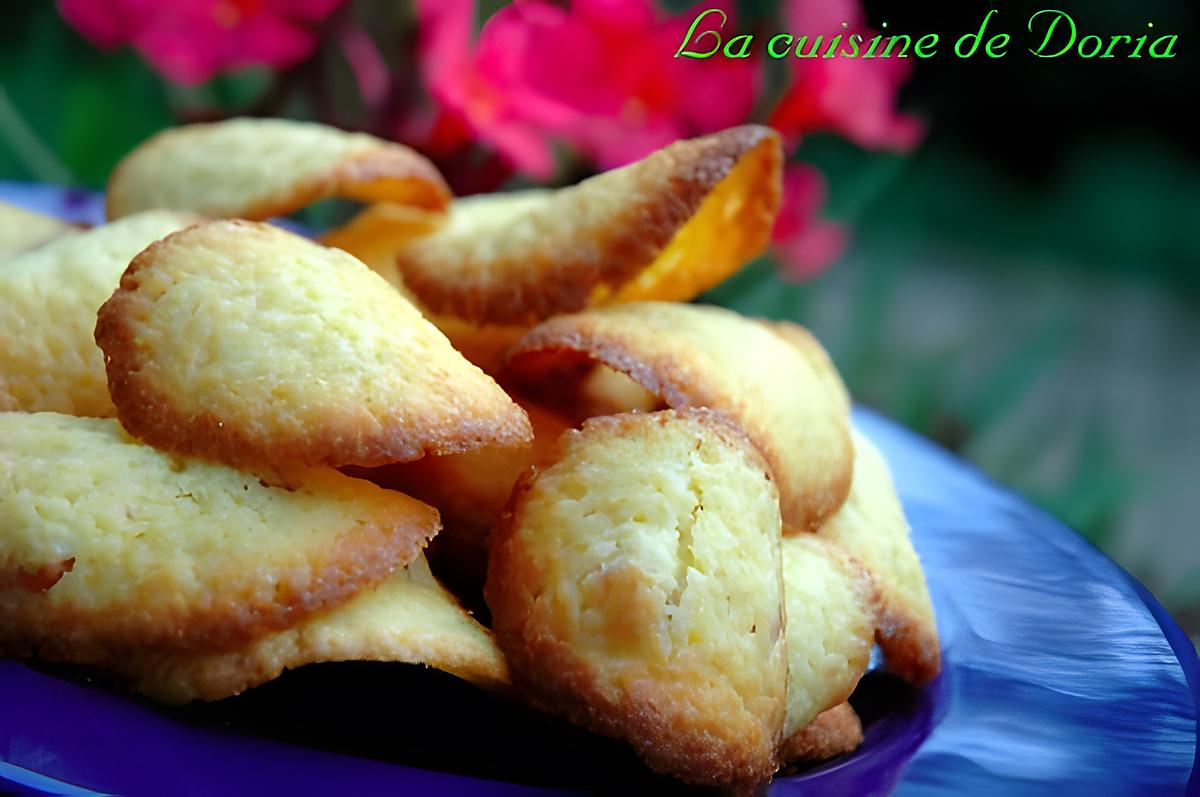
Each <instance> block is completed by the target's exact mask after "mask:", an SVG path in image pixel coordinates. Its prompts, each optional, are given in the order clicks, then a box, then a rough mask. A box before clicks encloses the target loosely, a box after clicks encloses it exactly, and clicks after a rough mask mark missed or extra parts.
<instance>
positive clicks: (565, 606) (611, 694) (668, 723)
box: [486, 410, 787, 790]
mask: <svg viewBox="0 0 1200 797" xmlns="http://www.w3.org/2000/svg"><path fill="white" fill-rule="evenodd" d="M779 534H780V519H779V504H778V494H777V492H776V490H775V487H774V485H773V484H772V482H771V479H770V477H769V476H768V474H767V468H766V465H765V463H764V462H763V461H762V458H761V456H760V455H759V454H758V452H757V450H756V449H755V448H754V446H753V445H752V444H751V443H750V442H749V441H748V440H746V438H745V437H744V435H742V434H741V432H740V431H739V430H738V429H737V428H736V427H735V426H733V425H732V424H729V423H728V422H727V421H725V420H724V419H722V418H721V417H720V416H718V415H716V414H714V413H712V412H710V411H707V410H683V411H679V412H676V411H674V410H667V411H664V412H657V413H639V414H627V415H614V416H608V417H604V418H594V419H592V420H590V421H588V422H587V423H586V424H585V425H584V426H583V428H582V430H580V431H575V430H571V431H568V432H566V434H565V435H564V436H563V438H562V440H561V441H560V443H559V455H558V456H557V457H556V458H555V460H554V461H553V464H550V465H548V466H547V467H545V468H543V469H541V470H539V471H538V472H537V473H536V475H532V476H530V477H528V478H526V479H524V480H523V481H522V482H521V483H519V484H518V485H517V488H516V490H515V491H514V494H513V506H512V509H511V513H510V514H509V515H508V516H506V518H505V521H504V522H502V523H501V524H500V526H498V527H497V529H496V531H495V532H493V539H492V545H491V551H490V553H491V558H490V560H489V570H488V581H487V588H486V597H487V602H488V606H489V607H490V608H491V610H492V617H493V628H494V630H495V633H496V638H497V641H498V643H499V644H500V647H501V649H502V650H503V651H504V653H505V656H506V657H507V659H508V662H509V666H510V668H511V670H512V678H513V680H514V683H515V685H516V686H517V688H518V689H520V690H521V692H522V693H523V694H524V695H526V696H527V697H528V698H530V699H531V700H532V701H533V702H534V703H535V704H536V705H538V706H540V707H542V708H543V709H545V710H547V711H551V712H553V713H557V714H561V715H564V716H565V717H567V718H568V719H570V720H571V721H573V722H575V723H577V724H580V725H582V726H584V727H586V728H590V729H591V730H593V731H595V732H597V733H601V734H604V735H607V736H612V737H616V738H618V739H622V740H624V741H625V742H627V743H628V744H630V745H631V746H632V747H633V748H634V750H635V751H636V752H637V753H638V754H639V755H640V756H641V757H642V759H643V760H644V761H645V762H646V763H647V764H648V765H649V766H650V767H651V768H653V769H655V770H657V771H660V772H664V773H668V774H671V775H673V776H675V777H677V778H680V779H682V780H684V781H687V782H689V783H694V784H702V785H709V786H731V787H734V788H737V789H742V790H745V789H749V788H752V787H753V786H754V785H756V784H759V783H761V782H763V781H765V780H766V779H767V778H769V777H770V775H771V773H772V772H773V771H774V769H775V753H776V749H777V745H778V743H779V741H780V734H781V731H782V728H783V722H784V715H785V712H786V687H787V651H786V640H785V638H784V613H783V589H782V580H781V573H780V568H781V554H780V544H779Z"/></svg>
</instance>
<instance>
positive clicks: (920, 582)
mask: <svg viewBox="0 0 1200 797" xmlns="http://www.w3.org/2000/svg"><path fill="white" fill-rule="evenodd" d="M854 448H855V452H856V455H855V459H854V482H853V484H852V486H851V488H850V495H849V497H847V499H846V503H845V504H844V505H843V506H842V508H841V509H840V510H838V512H837V513H836V514H835V515H834V516H833V517H831V518H829V520H827V521H826V522H825V524H824V525H823V526H822V527H821V529H820V531H819V532H818V534H819V536H821V537H824V538H826V539H829V540H833V541H836V542H837V543H839V544H840V545H841V546H842V547H843V548H845V549H846V550H847V551H849V552H850V553H851V554H853V555H854V557H855V558H857V559H858V560H859V561H861V562H862V563H863V565H865V566H866V568H867V569H868V570H870V571H871V573H872V575H873V576H874V578H875V583H876V585H877V587H878V589H879V600H880V619H879V629H878V631H877V632H876V634H877V637H878V641H879V646H880V648H881V649H882V650H883V654H884V658H885V659H886V660H887V665H888V669H890V670H892V671H893V672H895V673H896V674H897V675H899V676H901V677H902V678H904V679H905V680H907V681H910V682H912V683H914V684H923V683H926V682H928V681H930V680H932V679H933V678H934V677H935V676H937V674H938V673H939V672H940V671H941V666H942V665H941V646H940V643H939V641H938V631H937V623H936V622H935V620H934V616H933V603H932V601H930V598H929V589H928V587H927V586H926V585H925V573H924V572H923V571H922V570H921V562H920V560H919V559H918V558H917V552H916V550H914V549H913V545H912V540H911V539H910V536H909V528H908V521H906V520H905V518H904V511H903V509H902V508H901V506H900V499H899V497H897V495H896V488H895V487H894V486H893V485H892V476H891V473H890V472H889V471H888V466H887V462H886V461H885V460H884V458H883V455H882V454H880V453H879V450H878V449H876V448H875V446H874V445H872V443H871V441H870V440H868V439H867V438H866V437H865V436H864V435H863V434H861V433H860V432H858V431H857V430H855V432H854Z"/></svg>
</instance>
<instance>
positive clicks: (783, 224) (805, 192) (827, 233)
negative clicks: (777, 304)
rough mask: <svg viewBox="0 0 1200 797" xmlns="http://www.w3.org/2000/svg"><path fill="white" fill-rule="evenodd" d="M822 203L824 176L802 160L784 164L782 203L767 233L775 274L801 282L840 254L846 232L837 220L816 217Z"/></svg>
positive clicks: (844, 245)
mask: <svg viewBox="0 0 1200 797" xmlns="http://www.w3.org/2000/svg"><path fill="white" fill-rule="evenodd" d="M824 204H825V178H824V177H822V176H821V173H820V172H819V171H817V170H816V168H814V167H812V166H810V165H808V164H805V163H791V164H788V165H787V167H786V170H785V171H784V175H783V205H782V206H781V207H780V209H779V215H778V216H777V217H776V219H775V229H774V230H773V231H772V233H771V241H772V252H773V254H774V255H775V258H776V260H778V261H779V275H780V276H781V277H783V278H784V279H786V280H789V281H793V282H803V281H804V280H809V279H812V278H813V277H816V276H817V275H819V274H820V273H821V272H822V271H824V270H825V269H826V268H828V267H829V265H830V264H832V263H833V261H834V260H836V259H837V258H838V256H839V255H841V253H842V251H843V250H845V248H846V242H847V240H848V237H849V236H848V235H847V232H846V229H845V228H844V227H842V226H841V225H840V224H835V223H833V222H829V221H824V220H822V219H820V218H819V215H818V214H819V213H820V210H821V206H822V205H824Z"/></svg>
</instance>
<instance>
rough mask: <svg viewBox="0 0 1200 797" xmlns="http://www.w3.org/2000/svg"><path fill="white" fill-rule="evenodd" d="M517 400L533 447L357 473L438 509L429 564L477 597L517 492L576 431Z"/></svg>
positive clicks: (483, 450) (425, 459)
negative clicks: (495, 532) (492, 541)
mask: <svg viewBox="0 0 1200 797" xmlns="http://www.w3.org/2000/svg"><path fill="white" fill-rule="evenodd" d="M514 398H515V399H517V401H518V403H520V405H521V407H522V408H523V409H524V410H525V411H526V413H527V414H528V415H529V420H530V423H531V424H532V425H533V443H532V445H527V446H508V447H500V446H489V447H488V448H481V449H478V450H476V451H468V452H466V453H465V454H447V455H445V456H435V457H423V458H422V459H419V460H416V461H415V462H403V463H399V464H396V465H387V466H384V467H382V468H371V469H366V470H362V471H356V472H355V475H360V476H362V477H363V478H367V479H370V480H371V481H373V482H375V483H376V484H379V485H381V486H383V487H388V488H391V489H395V490H399V491H400V492H402V493H405V494H406V495H411V496H413V497H414V498H417V499H418V500H421V501H424V502H425V503H427V504H429V505H430V506H433V507H436V508H437V510H438V512H439V513H441V516H442V531H441V533H439V534H438V536H437V539H435V540H434V541H433V544H432V547H431V548H430V560H431V561H432V562H433V564H434V567H436V568H439V572H447V570H448V571H449V572H450V573H451V574H452V576H453V578H452V579H450V584H451V586H452V587H456V588H457V587H462V588H464V589H470V590H471V592H472V593H473V594H474V593H478V591H479V590H480V589H481V588H482V587H483V581H484V576H485V574H486V573H487V556H488V553H487V552H488V537H489V535H490V533H491V530H492V528H493V527H494V526H495V525H496V524H497V523H498V522H499V521H500V518H501V516H502V515H503V513H504V510H505V508H506V507H507V505H508V499H509V496H510V495H512V490H513V486H514V485H515V484H516V483H517V480H518V479H520V477H521V476H522V475H523V474H525V473H526V472H528V471H529V469H530V468H531V467H533V466H534V465H536V464H544V462H545V460H546V458H547V457H548V456H552V455H553V452H554V448H555V444H556V443H557V442H558V439H559V437H560V436H561V435H562V433H563V432H564V431H566V430H567V429H569V428H570V427H571V424H570V423H569V422H568V421H567V419H566V418H564V417H562V416H561V415H559V414H558V413H557V412H554V411H552V410H550V409H547V408H545V407H542V406H539V405H537V404H535V403H532V402H530V401H529V400H528V399H526V398H524V397H521V396H514Z"/></svg>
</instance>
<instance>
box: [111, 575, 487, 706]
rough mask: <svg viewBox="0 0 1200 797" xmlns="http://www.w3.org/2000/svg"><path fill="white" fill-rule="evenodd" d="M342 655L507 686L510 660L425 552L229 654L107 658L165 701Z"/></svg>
mask: <svg viewBox="0 0 1200 797" xmlns="http://www.w3.org/2000/svg"><path fill="white" fill-rule="evenodd" d="M334 661H382V662H398V663H407V664H423V665H425V666H428V667H434V668H436V669H439V670H443V671H445V672H448V673H450V674H452V675H455V676H457V677H459V678H462V679H463V680H466V681H468V682H470V683H472V684H474V685H476V686H478V687H481V688H483V689H488V690H492V691H500V692H503V691H505V690H506V689H507V687H508V668H507V666H506V665H505V663H504V657H503V656H502V655H501V653H500V649H499V648H498V647H496V643H495V640H494V639H493V638H492V634H491V632H490V631H489V630H488V629H486V628H484V627H483V626H482V625H480V624H479V623H478V622H476V621H475V620H474V619H473V618H472V617H471V616H470V615H469V614H468V613H467V612H465V611H464V610H463V609H462V607H461V606H459V604H458V602H457V601H456V600H455V599H454V597H453V596H452V595H450V593H449V592H447V591H446V588H445V587H443V586H442V585H441V584H440V583H438V581H437V579H435V578H434V577H433V574H432V573H431V572H430V571H429V564H428V563H427V562H426V561H425V557H424V556H422V555H419V554H418V556H417V558H416V559H414V560H413V561H412V562H411V563H410V564H408V565H407V566H406V567H403V568H399V569H398V570H396V571H395V572H394V573H392V574H391V575H389V576H388V577H387V578H386V579H384V580H383V581H381V582H380V583H379V584H377V585H375V586H372V587H367V588H366V589H364V590H363V591H362V592H360V593H359V594H357V595H355V596H354V597H352V598H350V599H349V600H348V601H346V602H345V603H343V604H341V605H340V606H336V607H334V608H332V609H330V610H328V611H326V612H323V613H321V614H318V615H315V616H313V617H310V618H307V619H305V620H302V621H301V622H300V623H298V624H297V625H295V626H293V627H291V628H288V629H285V630H283V631H276V632H274V633H272V634H268V635H267V636H264V637H262V638H260V639H256V640H254V641H252V642H250V643H249V644H248V645H246V646H245V647H242V648H238V649H236V650H232V651H228V652H196V653H168V652H161V651H153V650H145V649H141V650H133V651H126V652H124V653H123V654H122V655H117V656H112V657H110V658H109V660H108V661H106V662H105V666H106V667H107V668H109V669H110V670H112V671H113V672H116V673H118V674H120V675H121V676H123V677H124V678H125V679H127V680H128V681H129V684H130V686H131V687H132V688H133V689H134V690H136V691H138V692H141V693H142V694H144V695H146V696H148V697H151V698H153V699H155V700H158V701H159V702H162V703H168V704H173V705H181V704H185V703H190V702H193V701H196V700H206V701H211V700H221V699H223V698H226V697H230V696H232V695H236V694H239V693H241V692H243V691H245V690H246V689H249V688H251V687H254V686H258V685H260V684H263V683H266V682H267V681H270V680H273V679H275V678H277V677H279V676H280V675H281V674H282V673H283V671H284V670H291V669H295V668H297V667H303V666H306V665H309V664H320V663H324V662H334Z"/></svg>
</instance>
